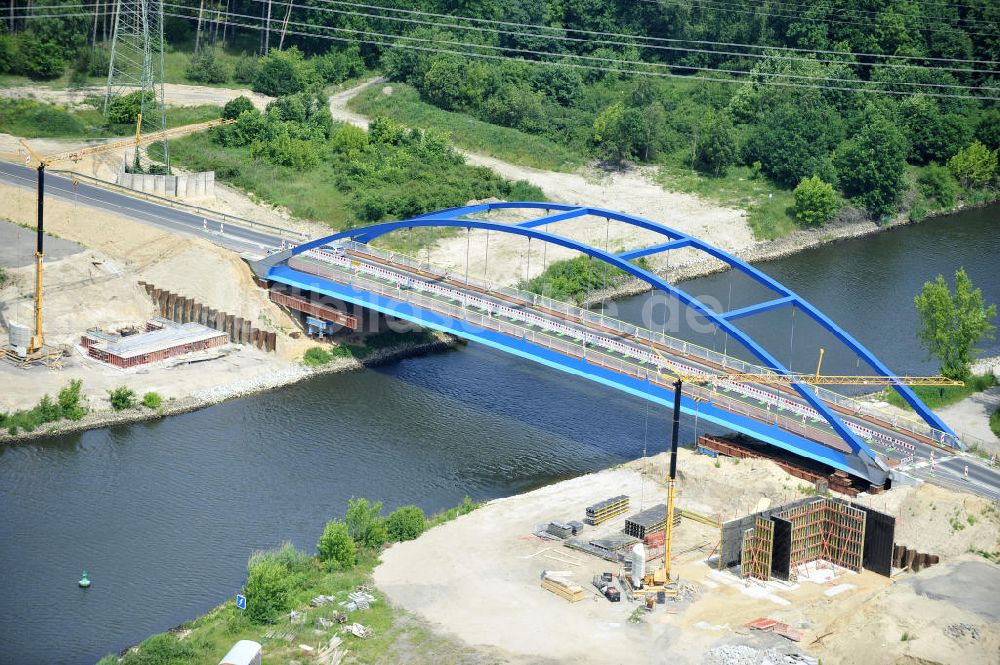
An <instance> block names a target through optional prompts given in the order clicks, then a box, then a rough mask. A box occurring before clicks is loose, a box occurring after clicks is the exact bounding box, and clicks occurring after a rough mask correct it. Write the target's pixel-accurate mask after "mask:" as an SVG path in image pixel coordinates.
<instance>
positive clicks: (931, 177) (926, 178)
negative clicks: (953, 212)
mask: <svg viewBox="0 0 1000 665" xmlns="http://www.w3.org/2000/svg"><path fill="white" fill-rule="evenodd" d="M917 189H919V190H920V193H921V194H923V195H924V197H926V198H927V199H929V200H932V201H936V202H937V204H938V206H939V207H941V208H951V207H953V206H954V205H955V199H956V198H957V197H958V192H959V187H958V182H956V181H955V176H953V175H952V174H951V171H950V170H949V169H948V168H947V167H946V166H940V165H938V164H934V163H933V162H932V163H930V164H928V165H927V166H926V167H924V170H923V171H922V172H921V173H920V177H918V178H917Z"/></svg>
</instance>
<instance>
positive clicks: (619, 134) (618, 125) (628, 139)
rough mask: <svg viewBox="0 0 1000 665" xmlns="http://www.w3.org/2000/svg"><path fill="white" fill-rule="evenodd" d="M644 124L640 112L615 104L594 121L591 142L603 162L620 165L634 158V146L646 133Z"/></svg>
mask: <svg viewBox="0 0 1000 665" xmlns="http://www.w3.org/2000/svg"><path fill="white" fill-rule="evenodd" d="M644 123H645V118H644V117H643V115H642V112H641V111H639V110H638V109H634V108H626V107H625V105H624V104H622V103H621V102H617V103H615V104H612V105H611V106H609V107H607V108H606V109H604V110H603V111H601V113H600V114H598V116H597V118H595V119H594V128H593V134H592V139H593V142H594V144H595V145H596V146H597V148H598V151H599V152H600V154H601V156H602V157H603V158H604V159H605V160H607V161H608V162H610V163H611V164H615V165H621V164H623V163H624V162H625V161H626V160H628V159H631V158H632V157H634V156H635V151H636V144H637V142H638V141H639V140H641V138H642V137H643V136H644V135H645V133H646V132H645V131H644V127H643V126H644Z"/></svg>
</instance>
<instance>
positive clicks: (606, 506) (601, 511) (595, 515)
mask: <svg viewBox="0 0 1000 665" xmlns="http://www.w3.org/2000/svg"><path fill="white" fill-rule="evenodd" d="M627 512H628V497H627V496H626V495H624V494H620V495H618V496H613V497H611V498H610V499H605V500H604V501H598V502H597V503H595V504H594V505H592V506H587V517H586V518H584V520H583V521H584V522H586V523H587V524H590V525H591V526H594V525H597V524H600V523H601V522H606V521H608V520H609V519H611V518H613V517H617V516H618V515H624V514H625V513H627Z"/></svg>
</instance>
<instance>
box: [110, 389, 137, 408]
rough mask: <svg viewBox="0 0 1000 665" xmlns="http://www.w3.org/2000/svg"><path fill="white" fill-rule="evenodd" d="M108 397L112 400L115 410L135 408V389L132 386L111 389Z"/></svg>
mask: <svg viewBox="0 0 1000 665" xmlns="http://www.w3.org/2000/svg"><path fill="white" fill-rule="evenodd" d="M108 397H109V398H110V400H111V408H112V409H114V410H115V411H124V410H125V409H132V408H135V404H136V401H135V391H134V390H132V389H131V388H127V387H126V386H119V387H117V388H115V389H114V390H109V391H108Z"/></svg>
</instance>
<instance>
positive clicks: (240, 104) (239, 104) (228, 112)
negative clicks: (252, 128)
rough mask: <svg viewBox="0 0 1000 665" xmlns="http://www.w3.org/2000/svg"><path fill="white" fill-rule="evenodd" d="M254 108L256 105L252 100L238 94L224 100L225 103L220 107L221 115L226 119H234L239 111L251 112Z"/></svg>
mask: <svg viewBox="0 0 1000 665" xmlns="http://www.w3.org/2000/svg"><path fill="white" fill-rule="evenodd" d="M255 110H257V107H255V106H254V105H253V102H251V101H250V99H249V98H248V97H246V96H244V95H240V96H239V97H237V98H236V99H231V100H229V101H228V102H226V105H225V106H223V107H222V117H223V118H225V119H226V120H236V119H237V118H239V117H240V114H241V113H243V112H249V113H253V112H254V111H255Z"/></svg>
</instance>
